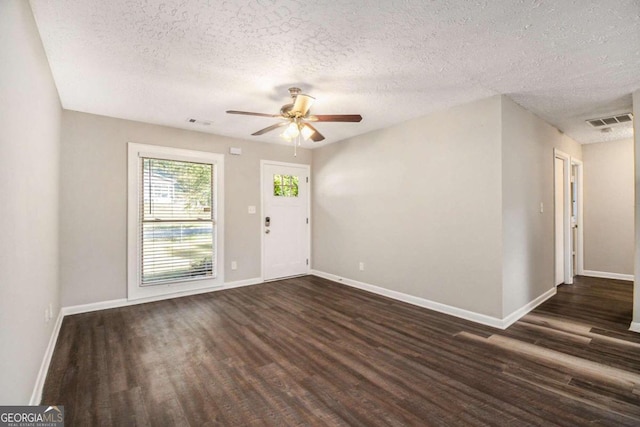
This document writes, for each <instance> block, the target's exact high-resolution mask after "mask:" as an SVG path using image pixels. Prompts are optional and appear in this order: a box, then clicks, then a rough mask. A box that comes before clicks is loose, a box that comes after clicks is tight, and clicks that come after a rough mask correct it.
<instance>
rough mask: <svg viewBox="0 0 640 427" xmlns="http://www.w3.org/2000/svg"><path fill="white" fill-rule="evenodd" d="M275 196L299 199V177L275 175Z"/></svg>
mask: <svg viewBox="0 0 640 427" xmlns="http://www.w3.org/2000/svg"><path fill="white" fill-rule="evenodd" d="M273 195H274V196H277V197H298V177H297V176H295V175H273Z"/></svg>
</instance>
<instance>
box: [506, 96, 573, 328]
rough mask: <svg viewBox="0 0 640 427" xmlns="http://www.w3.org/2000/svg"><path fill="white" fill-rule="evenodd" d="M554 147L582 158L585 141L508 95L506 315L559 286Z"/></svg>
mask: <svg viewBox="0 0 640 427" xmlns="http://www.w3.org/2000/svg"><path fill="white" fill-rule="evenodd" d="M554 148H558V149H559V150H561V151H563V152H565V153H567V154H569V155H571V156H572V157H574V158H577V159H581V158H582V153H581V146H580V144H578V143H577V142H575V141H573V140H572V139H571V138H569V137H568V136H566V135H564V134H562V133H561V132H560V131H558V130H557V129H556V128H554V127H552V126H551V125H549V124H547V123H546V122H544V121H543V120H542V119H540V118H539V117H537V116H536V115H534V114H533V113H531V112H529V111H527V110H525V109H524V108H522V107H521V106H519V105H518V104H516V103H515V102H513V101H512V100H511V99H509V98H508V97H506V96H503V97H502V227H503V231H502V239H503V240H502V261H503V276H502V282H503V288H504V293H503V308H502V315H503V317H506V316H508V315H509V314H511V313H512V312H514V311H516V310H518V309H519V308H521V307H522V306H524V305H525V304H527V303H529V302H530V301H532V300H534V299H535V298H537V297H538V296H540V295H542V294H544V293H545V292H546V291H548V290H550V289H552V288H553V287H554V271H555V270H554V268H555V260H554V197H553V196H554V184H553V176H554V175H553V167H554V151H553V150H554ZM541 202H542V203H543V206H544V212H542V213H541V212H540V203H541Z"/></svg>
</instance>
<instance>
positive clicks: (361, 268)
mask: <svg viewBox="0 0 640 427" xmlns="http://www.w3.org/2000/svg"><path fill="white" fill-rule="evenodd" d="M358 267H359V268H360V271H364V262H362V261H360V265H359V266H358Z"/></svg>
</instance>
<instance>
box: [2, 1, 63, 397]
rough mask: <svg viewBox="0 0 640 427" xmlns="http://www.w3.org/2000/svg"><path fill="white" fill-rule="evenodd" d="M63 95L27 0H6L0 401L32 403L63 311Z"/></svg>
mask: <svg viewBox="0 0 640 427" xmlns="http://www.w3.org/2000/svg"><path fill="white" fill-rule="evenodd" d="M61 111H62V110H61V108H60V101H59V99H58V93H57V91H56V87H55V86H54V83H53V79H52V77H51V71H50V70H49V65H48V63H47V58H46V57H45V54H44V49H43V48H42V44H41V42H40V36H39V34H38V31H37V29H36V26H35V22H34V20H33V15H32V13H31V8H30V6H29V3H28V2H26V1H3V2H0V199H1V200H2V202H0V219H1V220H0V236H1V237H0V239H1V240H2V245H0V325H2V326H1V327H0V343H1V345H0V404H2V405H9V404H27V403H29V399H30V397H31V393H32V391H33V387H34V384H35V381H36V376H37V373H38V370H39V368H40V363H41V362H42V358H43V356H44V353H45V349H46V347H47V344H48V342H49V338H50V336H51V331H52V329H53V325H54V323H55V317H54V318H53V320H51V321H49V323H45V321H44V311H45V309H46V308H48V305H49V303H51V304H52V306H53V312H54V313H55V314H56V317H57V313H58V311H59V308H60V304H59V302H60V301H59V300H60V297H59V295H60V293H59V286H58V283H59V282H58V156H59V150H60V114H61Z"/></svg>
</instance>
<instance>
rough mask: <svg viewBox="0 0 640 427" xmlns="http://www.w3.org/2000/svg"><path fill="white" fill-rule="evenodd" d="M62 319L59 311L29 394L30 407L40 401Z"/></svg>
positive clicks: (62, 316) (62, 315)
mask: <svg viewBox="0 0 640 427" xmlns="http://www.w3.org/2000/svg"><path fill="white" fill-rule="evenodd" d="M63 318H64V314H62V310H60V312H59V313H58V317H57V319H56V323H55V324H54V325H53V330H52V331H51V337H50V338H49V344H48V345H47V349H46V350H45V352H44V357H43V358H42V363H41V364H40V371H38V376H37V377H36V384H35V386H34V387H33V393H31V399H30V400H29V405H31V406H35V405H39V404H40V401H41V400H42V390H43V389H44V381H45V380H46V379H47V373H48V372H49V365H50V364H51V357H52V356H53V350H54V349H55V348H56V342H57V341H58V335H59V334H60V326H62V319H63Z"/></svg>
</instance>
